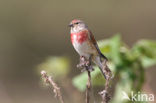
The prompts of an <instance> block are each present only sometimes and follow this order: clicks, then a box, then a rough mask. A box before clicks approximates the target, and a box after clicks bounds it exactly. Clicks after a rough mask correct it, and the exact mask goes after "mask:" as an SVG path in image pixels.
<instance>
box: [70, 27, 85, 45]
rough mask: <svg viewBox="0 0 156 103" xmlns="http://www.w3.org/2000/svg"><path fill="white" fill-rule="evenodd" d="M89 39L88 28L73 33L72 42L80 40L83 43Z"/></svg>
mask: <svg viewBox="0 0 156 103" xmlns="http://www.w3.org/2000/svg"><path fill="white" fill-rule="evenodd" d="M87 39H88V32H87V31H86V30H84V31H81V32H78V33H71V42H72V44H73V43H74V42H78V43H80V44H82V43H83V42H84V41H86V40H87Z"/></svg>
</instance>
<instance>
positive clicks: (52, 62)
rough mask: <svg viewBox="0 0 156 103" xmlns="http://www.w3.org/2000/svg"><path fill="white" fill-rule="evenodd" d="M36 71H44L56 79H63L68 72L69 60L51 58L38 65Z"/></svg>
mask: <svg viewBox="0 0 156 103" xmlns="http://www.w3.org/2000/svg"><path fill="white" fill-rule="evenodd" d="M38 70H39V71H41V70H45V71H46V72H47V73H49V74H50V75H52V76H53V77H54V78H56V79H60V78H63V77H65V76H66V75H67V74H68V73H69V70H70V60H69V58H68V57H63V56H60V57H59V56H51V57H48V58H46V59H45V61H44V62H43V63H41V64H39V65H38Z"/></svg>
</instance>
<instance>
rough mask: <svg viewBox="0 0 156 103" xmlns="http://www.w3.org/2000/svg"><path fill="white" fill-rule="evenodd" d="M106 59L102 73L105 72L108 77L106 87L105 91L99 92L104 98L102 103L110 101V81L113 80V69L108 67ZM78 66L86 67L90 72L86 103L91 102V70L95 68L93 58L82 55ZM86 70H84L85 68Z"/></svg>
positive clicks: (106, 77)
mask: <svg viewBox="0 0 156 103" xmlns="http://www.w3.org/2000/svg"><path fill="white" fill-rule="evenodd" d="M106 62H107V61H106V60H104V61H103V63H102V64H103V67H102V73H103V74H104V77H105V79H106V82H105V88H104V90H103V91H101V92H99V94H100V95H101V98H102V103H108V102H109V100H110V94H109V91H108V90H109V82H110V80H111V71H110V69H109V68H108V66H107V64H106ZM77 66H78V67H81V68H84V69H85V70H86V71H87V73H88V82H87V85H86V86H87V87H86V103H89V102H90V95H89V93H90V92H91V71H92V70H93V67H92V65H91V59H89V60H86V59H85V58H84V57H83V56H81V57H80V64H78V65H77ZM83 71H84V70H83Z"/></svg>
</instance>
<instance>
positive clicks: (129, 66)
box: [73, 34, 156, 103]
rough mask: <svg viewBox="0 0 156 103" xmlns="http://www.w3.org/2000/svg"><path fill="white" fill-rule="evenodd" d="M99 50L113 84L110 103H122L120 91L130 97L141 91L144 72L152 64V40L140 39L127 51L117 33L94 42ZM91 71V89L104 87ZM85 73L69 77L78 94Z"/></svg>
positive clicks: (155, 51)
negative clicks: (104, 57) (105, 57)
mask: <svg viewBox="0 0 156 103" xmlns="http://www.w3.org/2000/svg"><path fill="white" fill-rule="evenodd" d="M98 44H99V47H100V50H101V51H102V53H103V54H105V55H106V56H107V57H108V58H109V64H108V66H109V68H110V69H111V71H112V72H113V75H114V80H112V81H113V82H116V84H115V86H114V88H115V91H114V92H115V94H114V97H113V99H112V102H111V103H123V101H122V99H121V97H122V91H124V92H126V93H127V94H128V95H130V93H131V91H134V92H138V91H141V88H142V85H143V83H144V78H145V75H144V69H145V68H149V67H150V66H153V65H155V64H156V41H152V40H140V41H138V42H137V43H136V44H134V46H133V47H132V48H131V49H130V48H129V47H128V46H127V45H126V44H125V43H124V42H122V41H121V37H120V34H117V35H115V36H113V37H112V38H110V39H106V40H101V41H99V42H98ZM94 68H95V71H93V72H92V83H93V86H102V85H104V83H105V82H104V81H105V80H104V78H103V76H102V75H101V72H100V71H99V69H97V67H96V66H95V67H94ZM86 82H87V73H86V72H84V73H81V74H80V75H78V76H76V77H75V78H73V85H74V86H75V87H76V88H78V90H80V91H84V90H85V88H86Z"/></svg>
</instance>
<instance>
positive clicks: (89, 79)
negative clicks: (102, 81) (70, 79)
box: [86, 71, 91, 103]
mask: <svg viewBox="0 0 156 103" xmlns="http://www.w3.org/2000/svg"><path fill="white" fill-rule="evenodd" d="M87 73H88V82H87V85H86V103H89V100H90V95H89V94H90V91H91V74H90V71H87Z"/></svg>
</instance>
